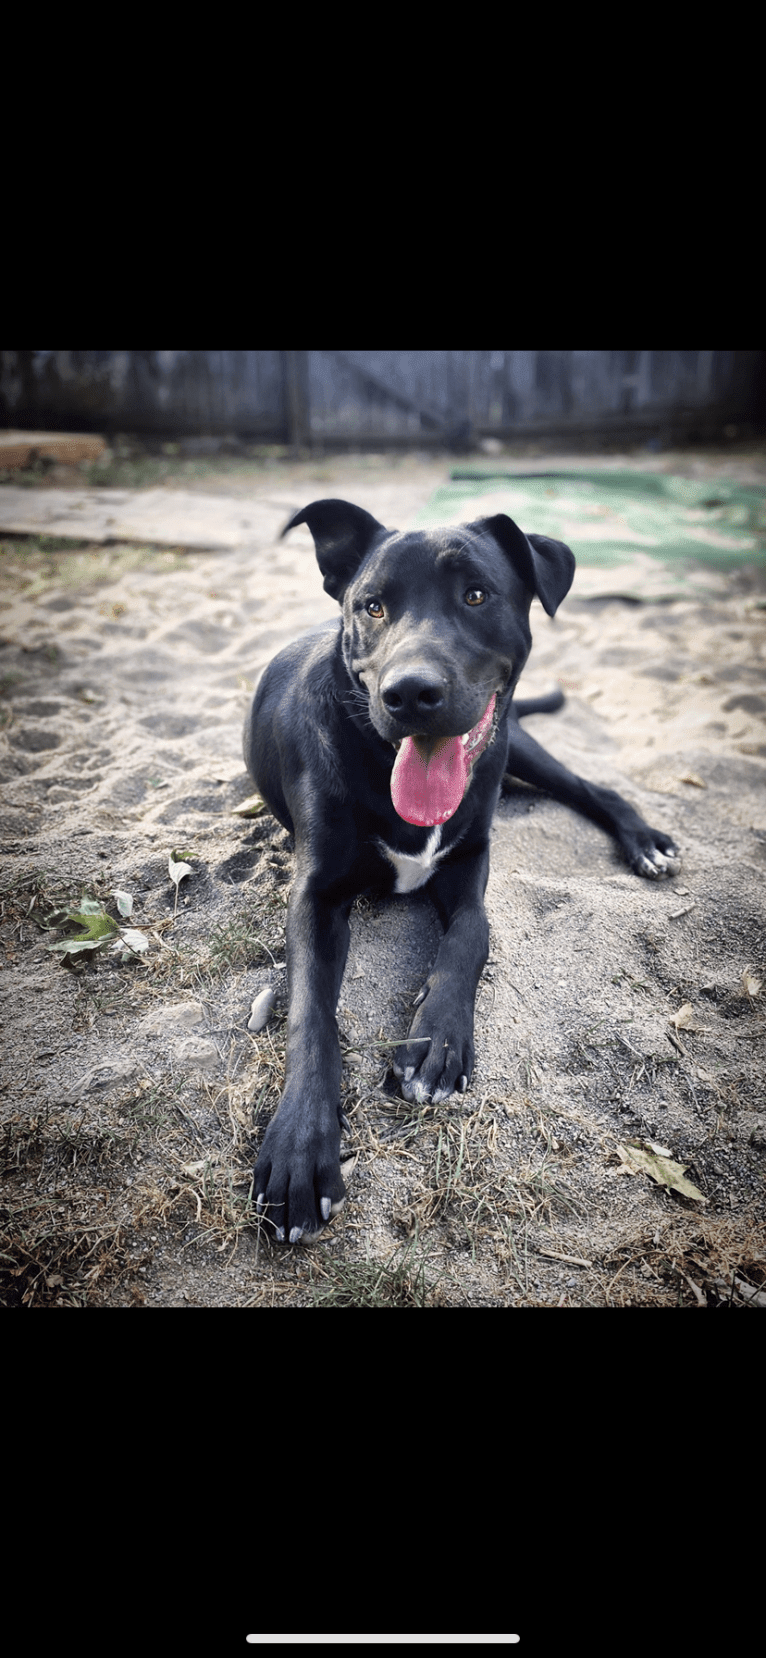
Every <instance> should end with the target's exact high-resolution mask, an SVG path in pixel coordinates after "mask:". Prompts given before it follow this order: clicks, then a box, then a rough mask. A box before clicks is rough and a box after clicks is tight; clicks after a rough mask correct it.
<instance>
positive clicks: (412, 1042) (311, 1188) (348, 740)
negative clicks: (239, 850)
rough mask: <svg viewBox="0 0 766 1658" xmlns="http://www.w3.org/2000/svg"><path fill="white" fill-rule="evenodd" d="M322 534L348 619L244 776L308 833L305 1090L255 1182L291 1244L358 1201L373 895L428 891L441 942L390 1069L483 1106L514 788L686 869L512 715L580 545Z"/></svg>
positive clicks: (308, 656)
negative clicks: (557, 803) (346, 1019)
mask: <svg viewBox="0 0 766 1658" xmlns="http://www.w3.org/2000/svg"><path fill="white" fill-rule="evenodd" d="M297 524H307V525H308V527H309V529H310V531H311V534H312V535H313V537H314V543H315V546H316V555H317V559H318V562H319V567H320V569H321V571H322V574H323V576H324V585H325V588H326V589H327V592H328V593H331V594H332V595H333V597H334V598H336V599H337V600H338V602H339V603H340V604H341V605H342V609H343V617H342V621H341V622H340V624H339V623H337V622H333V623H329V624H327V625H326V626H325V627H322V628H320V629H317V630H315V631H314V632H313V633H311V634H309V635H307V636H305V637H304V638H302V639H299V640H298V641H297V642H296V643H295V644H294V645H290V646H288V648H287V649H286V650H283V651H281V652H280V654H279V656H277V657H276V659H275V660H274V661H273V662H272V663H271V664H270V666H269V667H268V668H267V670H266V672H265V674H264V676H263V679H262V681H261V683H260V686H259V688H258V690H257V692H256V695H255V698H254V700H253V705H252V708H251V711H250V714H249V717H248V721H247V724H246V727H245V761H246V764H247V766H248V769H249V771H250V772H251V774H252V776H253V778H254V780H255V783H256V785H257V787H258V789H259V790H260V792H261V794H262V796H263V799H264V800H265V801H266V803H267V805H268V806H269V808H270V810H271V811H272V812H273V814H274V816H275V817H276V818H278V819H279V822H280V823H282V824H284V826H285V828H286V829H288V830H290V831H291V833H293V834H294V836H295V853H296V863H297V870H296V876H295V882H294V886H293V891H292V895H291V899H290V906H289V917H288V924H287V969H288V984H289V1012H288V1028H287V1083H286V1087H285V1091H284V1094H283V1096H282V1100H281V1103H280V1105H279V1109H278V1111H277V1114H276V1116H275V1117H274V1119H273V1120H272V1122H271V1123H270V1125H269V1128H268V1129H267V1131H266V1135H265V1137H264V1140H263V1145H262V1147H261V1151H260V1156H259V1158H258V1162H257V1164H256V1168H255V1194H256V1199H257V1207H258V1209H259V1211H263V1212H266V1213H267V1214H268V1217H269V1219H270V1220H271V1221H272V1222H273V1223H274V1226H275V1229H276V1237H277V1239H278V1241H279V1242H284V1240H285V1238H286V1237H287V1238H288V1239H289V1241H290V1243H296V1242H297V1241H298V1240H299V1239H300V1238H303V1239H305V1240H306V1241H308V1240H309V1239H310V1238H311V1237H312V1236H316V1234H317V1233H318V1231H319V1230H320V1228H321V1226H322V1224H323V1223H324V1222H325V1221H327V1220H328V1219H329V1217H330V1215H331V1214H332V1213H334V1212H335V1211H336V1210H337V1209H339V1208H340V1207H341V1206H342V1202H343V1198H344V1192H345V1188H344V1185H343V1181H342V1178H341V1173H340V1129H341V1122H342V1117H341V1111H340V1104H339V1092H340V1078H341V1058H340V1048H339V1045H338V1033H337V1027H336V1023H335V1009H336V1005H337V1001H338V995H339V992H340V986H341V980H342V978H343V970H344V967H345V964H346V955H347V952H348V942H349V925H348V917H349V912H350V910H351V906H352V904H353V901H354V898H355V897H356V896H357V894H359V893H362V892H370V891H374V892H377V893H395V892H411V891H412V890H413V889H414V888H415V887H419V886H422V885H423V884H424V883H425V882H426V881H427V882H428V883H429V886H428V890H429V893H430V895H431V897H432V898H433V901H434V904H435V906H436V909H437V912H438V915H439V918H440V920H441V922H442V924H443V926H444V938H443V939H442V942H441V944H440V946H439V951H438V954H437V957H436V961H435V963H434V967H433V970H432V972H431V973H430V975H429V977H428V979H427V980H426V983H425V985H424V986H423V989H422V990H421V992H420V995H419V997H418V1000H417V1002H416V1004H415V1005H416V1007H417V1012H416V1014H415V1018H414V1020H413V1024H412V1028H411V1030H410V1037H409V1040H408V1042H407V1044H406V1045H403V1046H402V1047H400V1048H399V1049H398V1050H397V1055H398V1057H397V1060H396V1062H395V1065H394V1070H395V1072H396V1075H397V1076H398V1077H399V1078H400V1079H401V1089H402V1093H403V1094H404V1096H405V1098H406V1099H409V1100H421V1101H422V1100H427V1099H430V1100H434V1101H440V1100H446V1099H447V1098H448V1097H449V1095H450V1094H452V1093H453V1091H454V1090H455V1089H457V1090H458V1091H459V1092H465V1089H466V1088H467V1087H468V1084H469V1082H470V1080H471V1073H472V1070H473V1060H474V1050H473V1013H474V1001H475V996H476V988H477V985H478V981H479V976H480V974H481V971H482V968H483V967H484V964H485V962H486V959H487V954H488V939H489V929H488V924H487V918H486V915H485V912H484V902H483V898H484V891H485V888H486V884H487V875H488V871H489V833H490V825H491V822H492V815H493V812H494V810H495V806H496V803H497V799H498V795H499V793H500V787H501V784H502V782H503V777H504V775H505V774H506V773H509V774H510V775H511V776H513V777H516V778H520V779H523V780H524V781H525V782H527V783H533V784H536V785H537V786H538V788H540V789H543V790H545V792H546V793H547V794H549V795H553V796H554V797H555V799H557V800H561V801H564V802H565V803H566V804H567V805H569V806H573V807H575V808H576V810H578V811H580V812H584V813H585V814H586V815H587V816H588V817H591V818H594V819H595V821H596V822H597V823H600V824H601V825H602V826H603V827H604V828H605V829H607V830H608V831H609V833H610V834H612V835H614V837H615V839H616V840H617V841H618V843H619V845H620V846H621V847H622V850H623V852H624V854H625V856H626V858H627V860H628V862H629V863H630V864H631V866H632V868H633V869H634V870H635V871H636V873H637V874H639V875H649V876H659V875H662V874H665V873H674V872H675V870H676V869H677V868H678V852H677V850H676V847H675V846H674V844H673V842H672V841H671V840H670V839H669V838H668V836H667V835H663V834H660V833H659V832H658V831H656V830H654V829H650V828H649V827H648V826H647V824H645V823H644V821H643V819H642V818H640V817H639V816H638V814H637V813H636V812H634V811H633V809H632V807H630V806H628V805H627V804H626V802H625V801H624V800H622V799H621V798H620V796H619V795H618V794H615V793H614V792H613V791H612V790H611V789H602V788H598V787H596V786H595V785H594V784H592V783H586V782H584V781H583V779H582V778H580V777H575V776H574V775H573V773H571V772H569V771H566V770H565V768H564V767H563V766H560V765H559V764H558V763H557V762H556V761H555V760H553V759H551V757H550V755H548V754H546V752H545V750H544V749H542V748H540V747H539V745H538V744H537V743H536V742H534V741H533V739H532V738H531V737H529V736H528V735H527V734H526V732H524V731H522V729H521V727H520V726H519V724H518V717H519V715H524V714H530V713H533V712H538V711H543V710H545V711H548V710H552V709H554V708H557V707H560V706H561V703H562V702H563V697H562V696H561V695H560V693H558V694H556V695H555V696H553V697H549V698H546V699H543V700H542V701H537V702H526V703H524V702H521V703H517V704H515V705H514V703H513V701H512V697H513V691H514V688H515V686H516V683H517V680H518V678H519V675H520V673H521V671H522V668H523V667H524V664H525V662H526V660H527V657H528V655H529V650H530V647H531V643H532V640H531V635H530V631H529V607H530V603H531V601H532V598H533V597H534V595H535V594H536V595H537V597H538V598H539V599H540V600H541V602H542V604H543V607H544V609H545V610H546V611H547V613H548V615H549V616H552V615H553V614H554V612H555V611H556V609H557V607H558V606H559V604H560V603H561V601H562V599H563V598H564V597H565V595H566V594H567V592H568V591H569V588H570V586H571V583H572V578H573V576H574V566H575V561H574V557H573V554H572V553H571V552H570V550H569V548H568V547H565V546H564V544H563V542H560V541H550V540H549V539H548V538H547V536H543V535H530V536H526V535H524V534H523V532H522V531H521V530H520V529H519V528H518V526H517V525H516V524H514V523H513V520H512V519H510V518H507V517H506V516H505V514H504V513H498V514H497V515H496V516H495V517H493V518H483V519H479V520H478V521H477V522H476V523H473V524H461V525H458V526H456V527H453V528H448V529H443V530H421V531H411V532H410V533H408V534H404V535H400V534H399V533H398V532H397V531H396V530H386V529H384V528H383V525H382V524H379V523H378V522H377V521H376V519H374V518H372V517H371V516H370V514H369V513H368V512H364V511H363V510H362V508H361V507H354V506H351V505H350V504H349V503H348V502H347V501H314V502H313V503H312V505H311V506H308V507H305V508H304V510H303V512H297V513H295V515H294V516H293V517H292V518H291V519H290V522H289V524H287V525H286V528H285V530H284V531H283V534H287V531H288V530H291V529H293V528H294V527H295V526H296V525H297Z"/></svg>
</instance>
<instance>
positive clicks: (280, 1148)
mask: <svg viewBox="0 0 766 1658" xmlns="http://www.w3.org/2000/svg"><path fill="white" fill-rule="evenodd" d="M342 1121H345V1119H343V1117H342V1113H341V1111H340V1107H338V1108H337V1110H336V1111H332V1109H329V1110H324V1111H323V1112H322V1113H321V1120H320V1122H317V1114H316V1113H315V1112H312V1109H311V1107H310V1105H309V1104H308V1103H307V1102H305V1101H301V1102H296V1101H295V1100H293V1099H290V1098H288V1096H287V1094H285V1095H284V1096H283V1098H282V1102H281V1104H280V1106H279V1110H278V1111H277V1114H276V1116H275V1117H274V1118H273V1120H272V1122H271V1123H270V1124H269V1126H268V1128H267V1130H266V1133H265V1135H264V1139H263V1145H262V1146H261V1150H260V1154H259V1157H258V1161H257V1163H256V1165H255V1170H254V1174H253V1193H254V1195H255V1206H256V1210H257V1212H258V1214H259V1216H260V1217H261V1218H262V1219H264V1220H266V1221H267V1222H268V1223H269V1225H270V1226H272V1227H273V1229H274V1237H275V1239H276V1242H277V1243H285V1242H288V1243H291V1244H294V1243H314V1242H315V1240H316V1239H317V1238H318V1237H319V1234H320V1232H321V1231H322V1228H323V1227H324V1225H325V1222H326V1221H328V1220H329V1219H330V1216H331V1215H336V1214H337V1213H338V1212H339V1210H340V1209H342V1208H343V1205H344V1203H345V1201H346V1188H345V1186H344V1184H343V1177H342V1175H341V1172H340V1129H341V1122H342Z"/></svg>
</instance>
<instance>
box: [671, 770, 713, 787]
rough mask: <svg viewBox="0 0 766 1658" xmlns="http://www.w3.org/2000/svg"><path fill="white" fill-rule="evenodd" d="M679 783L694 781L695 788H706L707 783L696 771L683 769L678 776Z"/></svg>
mask: <svg viewBox="0 0 766 1658" xmlns="http://www.w3.org/2000/svg"><path fill="white" fill-rule="evenodd" d="M678 781H679V783H693V784H694V787H695V789H706V788H707V783H705V782H703V780H702V778H701V777H698V776H697V773H696V771H683V772H681V773H680V775H679V778H678Z"/></svg>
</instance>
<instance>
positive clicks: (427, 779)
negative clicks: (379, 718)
mask: <svg viewBox="0 0 766 1658" xmlns="http://www.w3.org/2000/svg"><path fill="white" fill-rule="evenodd" d="M494 707H495V699H494V697H492V698H491V699H490V702H489V705H488V707H487V708H486V709H485V710H484V713H483V714H482V717H481V719H480V720H479V721H478V723H477V724H476V725H475V726H474V728H473V730H472V731H471V732H469V735H468V738H467V740H466V742H465V743H464V742H463V739H462V737H440V738H436V739H435V740H432V739H430V738H427V737H405V738H404V741H403V742H402V744H401V747H400V749H399V753H398V754H397V756H396V760H395V762H394V769H393V771H392V773H391V799H392V800H393V803H394V807H395V809H396V811H397V812H398V813H399V816H400V817H401V818H404V820H405V822H406V823H417V824H421V825H422V826H423V827H424V828H426V827H427V828H432V827H433V826H434V824H437V823H446V821H447V819H448V818H451V817H452V816H453V814H454V813H455V812H456V811H457V809H458V806H459V805H460V802H461V800H462V798H463V795H464V794H465V790H466V784H467V782H468V777H469V772H470V766H471V761H472V760H474V759H476V758H478V755H479V754H480V753H481V751H482V749H483V748H485V747H486V744H487V742H488V740H489V736H490V732H491V728H492V714H493V712H494Z"/></svg>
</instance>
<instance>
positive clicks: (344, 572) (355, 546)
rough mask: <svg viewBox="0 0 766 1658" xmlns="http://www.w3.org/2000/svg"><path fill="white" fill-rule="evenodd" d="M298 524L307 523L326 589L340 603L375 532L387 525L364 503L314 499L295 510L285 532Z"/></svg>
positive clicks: (377, 532)
mask: <svg viewBox="0 0 766 1658" xmlns="http://www.w3.org/2000/svg"><path fill="white" fill-rule="evenodd" d="M296 524H308V527H309V529H310V531H311V534H312V535H313V537H314V546H315V547H316V555H317V564H318V565H319V568H320V570H321V572H322V575H323V576H324V585H325V591H326V592H327V593H330V594H331V595H332V597H333V598H334V599H337V600H338V603H340V601H341V600H342V598H343V594H344V593H345V591H346V588H347V587H348V584H349V582H350V581H351V580H352V579H353V577H354V576H355V575H356V572H357V570H358V569H359V566H360V564H361V562H362V559H363V558H365V557H366V555H367V553H368V552H369V550H370V547H371V546H372V543H373V541H374V539H375V537H376V535H380V534H383V535H385V534H386V530H385V527H384V525H383V524H379V523H378V520H377V518H373V516H372V513H369V512H365V510H364V508H363V507H353V506H352V505H351V502H350V501H312V502H311V505H310V506H308V507H304V508H303V511H302V512H296V513H294V514H293V516H292V518H291V519H290V522H289V524H285V527H284V529H283V531H282V534H283V535H287V532H288V530H294V529H295V527H296Z"/></svg>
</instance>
